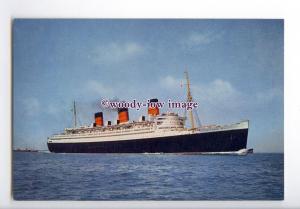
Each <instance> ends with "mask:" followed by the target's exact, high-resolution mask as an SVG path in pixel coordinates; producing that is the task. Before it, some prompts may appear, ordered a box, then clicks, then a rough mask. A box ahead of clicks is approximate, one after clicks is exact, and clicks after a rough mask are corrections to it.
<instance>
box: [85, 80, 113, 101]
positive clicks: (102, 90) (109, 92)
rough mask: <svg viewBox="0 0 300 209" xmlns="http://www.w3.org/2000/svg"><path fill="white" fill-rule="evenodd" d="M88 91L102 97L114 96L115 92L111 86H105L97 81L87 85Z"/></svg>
mask: <svg viewBox="0 0 300 209" xmlns="http://www.w3.org/2000/svg"><path fill="white" fill-rule="evenodd" d="M86 89H87V91H90V92H94V93H97V94H98V95H99V96H101V97H112V96H114V95H113V94H114V90H113V89H112V88H110V87H109V86H105V85H104V84H103V83H101V82H99V81H95V80H90V81H88V82H87V84H86Z"/></svg>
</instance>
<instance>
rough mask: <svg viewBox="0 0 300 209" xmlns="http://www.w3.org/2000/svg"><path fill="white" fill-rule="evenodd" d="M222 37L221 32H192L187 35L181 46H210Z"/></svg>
mask: <svg viewBox="0 0 300 209" xmlns="http://www.w3.org/2000/svg"><path fill="white" fill-rule="evenodd" d="M222 36H223V32H219V33H212V32H205V33H204V32H194V33H191V34H189V35H188V36H187V37H186V39H185V40H183V44H184V45H187V46H189V47H193V46H199V45H206V44H210V43H212V42H214V41H216V40H218V39H219V38H221V37H222Z"/></svg>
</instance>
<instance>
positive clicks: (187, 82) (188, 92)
mask: <svg viewBox="0 0 300 209" xmlns="http://www.w3.org/2000/svg"><path fill="white" fill-rule="evenodd" d="M184 73H185V78H186V84H187V101H188V102H192V101H193V97H192V94H191V88H190V79H189V74H188V72H187V71H185V72H184ZM190 122H191V126H192V129H194V128H195V123H194V116H193V111H192V110H191V111H190Z"/></svg>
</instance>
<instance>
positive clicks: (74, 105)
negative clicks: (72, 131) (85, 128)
mask: <svg viewBox="0 0 300 209" xmlns="http://www.w3.org/2000/svg"><path fill="white" fill-rule="evenodd" d="M73 114H74V128H76V127H77V113H76V103H75V100H74V103H73Z"/></svg>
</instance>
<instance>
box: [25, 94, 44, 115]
mask: <svg viewBox="0 0 300 209" xmlns="http://www.w3.org/2000/svg"><path fill="white" fill-rule="evenodd" d="M23 107H24V112H25V114H26V115H28V116H35V115H37V114H38V113H39V111H40V102H39V100H38V99H37V98H34V97H31V98H26V99H24V100H23Z"/></svg>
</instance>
